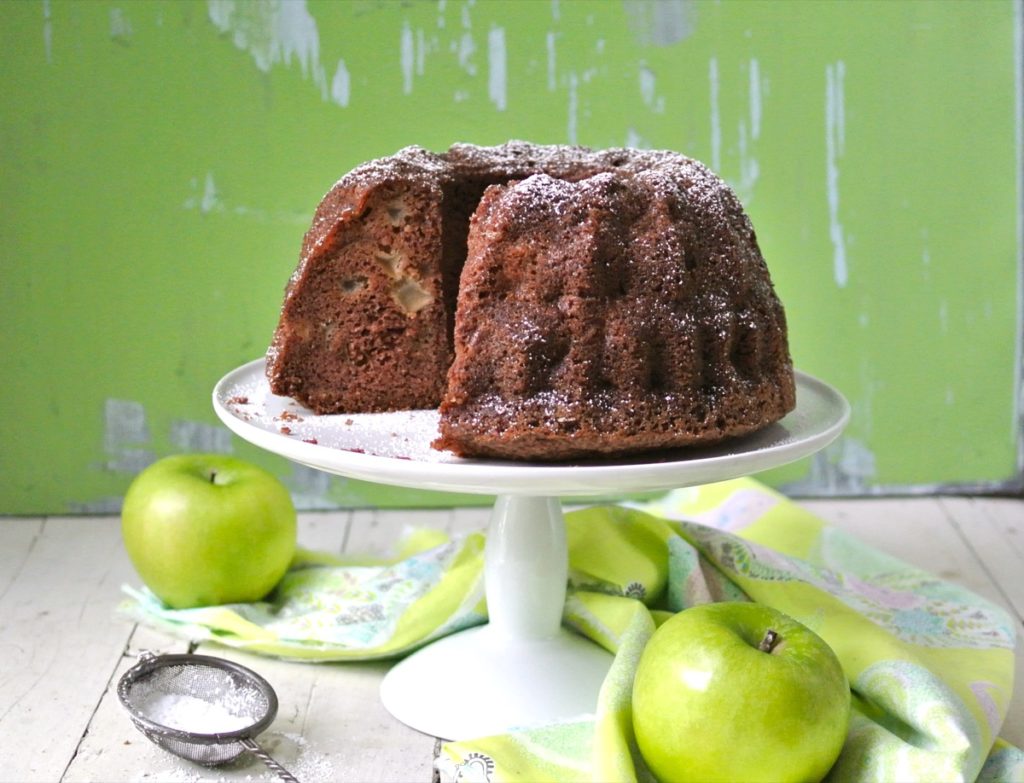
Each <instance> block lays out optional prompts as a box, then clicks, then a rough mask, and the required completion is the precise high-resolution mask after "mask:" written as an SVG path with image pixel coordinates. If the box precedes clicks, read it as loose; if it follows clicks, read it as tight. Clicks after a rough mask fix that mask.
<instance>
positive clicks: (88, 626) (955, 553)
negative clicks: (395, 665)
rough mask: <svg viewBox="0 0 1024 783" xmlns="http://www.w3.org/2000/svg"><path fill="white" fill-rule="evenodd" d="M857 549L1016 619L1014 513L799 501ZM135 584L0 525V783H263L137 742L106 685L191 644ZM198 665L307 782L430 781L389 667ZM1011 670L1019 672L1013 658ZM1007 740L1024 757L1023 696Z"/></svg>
mask: <svg viewBox="0 0 1024 783" xmlns="http://www.w3.org/2000/svg"><path fill="white" fill-rule="evenodd" d="M804 505H805V506H806V507H808V508H809V509H810V510H812V511H814V512H815V513H817V514H819V515H820V516H821V517H822V518H824V519H825V520H827V521H828V522H830V523H832V524H834V525H835V526H837V527H840V528H842V529H844V530H847V531H849V532H850V533H852V534H854V535H856V536H857V537H858V538H860V539H861V540H863V541H865V542H866V543H868V544H870V545H872V546H874V547H876V548H878V549H880V550H883V551H885V552H888V553H889V554H892V555H895V556H897V557H900V558H902V559H903V560H906V561H907V562H910V563H913V564H915V565H918V566H920V567H922V568H925V569H927V570H929V571H931V572H932V573H935V574H937V575H939V576H941V577H943V578H945V579H948V580H950V581H953V582H956V583H959V584H961V585H963V586H965V587H967V588H969V589H971V590H974V591H975V592H977V593H978V594H979V595H982V596H984V597H986V598H988V599H990V600H992V601H994V602H996V603H998V604H999V605H1001V606H1003V607H1005V608H1006V609H1007V610H1009V611H1010V612H1011V613H1012V615H1013V616H1014V618H1015V619H1016V621H1017V624H1018V628H1020V627H1021V619H1022V615H1024V578H1022V576H1021V574H1022V573H1024V501H1020V500H997V499H981V498H907V499H861V500H818V501H806V502H805V503H804ZM487 516H488V510H487V509H483V508H468V509H454V510H452V509H446V510H430V511H389V512H375V511H344V512H331V513H310V514H304V515H302V517H301V519H300V543H301V544H302V545H303V546H305V547H307V548H310V549H316V550H323V551H331V552H338V553H344V554H347V555H353V556H355V555H366V556H370V557H380V556H384V555H387V554H389V553H390V552H392V551H394V547H395V546H396V545H397V543H398V541H399V540H400V538H401V535H402V531H403V530H404V529H405V528H406V527H408V526H420V527H422V526H427V527H435V528H439V529H444V530H448V531H450V532H453V533H458V532H465V531H468V530H473V529H477V528H481V527H483V526H484V525H485V524H486V522H487ZM124 583H129V584H135V583H137V577H136V576H135V574H134V573H133V571H132V569H131V566H130V565H129V563H128V560H127V557H126V556H125V553H124V550H123V547H122V544H121V538H120V530H119V525H118V520H117V519H116V518H113V517H98V518H75V519H69V518H45V519H44V518H26V519H6V520H0V781H12V782H13V781H69V782H70V781H99V780H104V781H105V780H112V781H113V780H116V781H269V780H273V779H274V778H273V776H272V775H271V773H270V772H269V771H268V770H266V769H265V768H264V767H263V766H262V765H261V764H260V763H259V762H258V761H256V760H255V759H253V758H251V757H248V756H246V757H243V758H242V759H240V760H239V761H238V762H236V763H234V764H232V765H229V766H227V767H221V768H218V769H213V770H210V769H205V768H203V767H199V766H196V765H193V764H190V763H188V762H184V761H181V760H179V759H177V758H176V757H174V756H171V755H169V754H167V753H165V752H163V751H161V750H160V749H158V748H157V747H155V746H154V745H152V744H151V743H150V742H149V741H148V740H147V739H146V738H145V737H143V736H142V735H141V734H140V733H138V732H137V731H136V730H135V728H134V727H133V726H132V725H131V723H130V722H129V720H128V718H127V716H126V715H125V713H124V712H123V710H122V709H121V706H120V704H119V703H118V701H117V697H116V694H115V693H114V685H115V684H116V682H117V680H118V678H119V677H120V676H121V674H122V673H123V672H124V671H125V670H127V669H128V668H129V667H130V666H131V665H132V664H133V663H134V661H135V659H136V657H137V655H138V653H139V652H140V651H141V650H144V649H149V650H153V651H157V652H178V651H185V650H188V649H189V648H190V645H189V644H188V643H186V642H183V641H180V640H177V639H173V638H171V637H169V636H167V635H165V634H163V633H160V632H158V631H154V630H151V629H148V628H144V627H137V626H135V625H134V624H133V623H132V622H130V621H128V620H127V619H125V618H123V617H121V616H119V615H117V614H116V612H115V608H116V606H117V604H118V602H119V601H120V598H121V594H120V586H121V584H124ZM198 649H199V650H201V651H204V652H210V653H213V654H216V655H220V656H223V657H227V658H231V659H234V660H238V661H240V662H242V663H244V664H246V665H249V666H251V667H252V668H254V669H256V670H257V671H259V672H260V673H261V674H263V675H264V676H265V677H266V678H267V679H268V680H269V681H270V682H271V683H272V684H273V685H274V687H275V689H276V690H277V693H278V697H279V699H280V702H281V704H280V709H279V712H278V717H277V719H276V721H275V722H274V724H273V725H272V726H271V727H270V729H269V730H268V731H267V732H266V733H265V734H264V735H263V736H262V738H261V741H262V742H263V744H264V745H265V746H266V748H267V749H268V750H270V751H271V753H273V754H274V756H275V757H276V758H278V760H279V761H281V762H282V763H283V764H284V765H285V766H286V767H288V768H290V769H291V770H292V772H293V773H295V774H296V775H297V777H298V778H299V779H300V780H302V781H304V783H311V782H313V781H423V783H427V782H428V781H430V780H431V766H432V759H433V756H434V753H435V745H436V743H435V741H434V739H433V738H432V737H428V736H425V735H422V734H419V733H418V732H415V731H413V730H411V729H408V728H407V727H405V726H403V725H402V724H400V723H398V722H397V721H395V720H394V719H393V718H391V717H390V715H388V714H387V712H386V711H385V710H384V709H383V707H382V706H381V704H380V700H379V698H378V696H377V690H378V687H379V685H380V679H381V677H382V676H383V674H384V672H386V670H387V668H388V664H387V663H363V664H334V665H331V664H307V663H290V662H282V661H276V660H269V659H266V658H261V657H257V656H251V655H247V654H245V653H241V652H235V651H230V650H225V649H224V648H220V647H215V646H212V645H211V646H207V645H200V646H199V647H198ZM1017 664H1018V670H1021V667H1022V666H1024V653H1022V647H1021V645H1020V644H1018V647H1017ZM1003 736H1004V737H1005V738H1006V739H1008V740H1010V741H1011V742H1013V743H1014V744H1017V745H1018V746H1020V745H1024V688H1022V687H1021V684H1020V682H1019V678H1018V686H1017V690H1016V692H1015V696H1014V700H1013V702H1012V704H1011V707H1010V712H1009V715H1008V717H1007V721H1006V725H1005V728H1004V731H1003Z"/></svg>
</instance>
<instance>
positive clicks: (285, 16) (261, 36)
mask: <svg viewBox="0 0 1024 783" xmlns="http://www.w3.org/2000/svg"><path fill="white" fill-rule="evenodd" d="M207 16H208V18H209V20H210V22H212V23H213V26H214V27H216V28H217V30H218V31H220V32H221V33H223V34H224V35H226V36H230V38H231V42H232V43H233V44H234V45H235V47H236V48H238V49H241V50H242V51H244V52H248V53H249V55H250V56H251V57H252V59H253V62H255V63H256V67H257V68H258V69H259V70H261V71H262V72H263V73H269V72H270V69H271V68H273V67H274V66H275V65H283V66H285V67H286V68H287V67H290V66H291V64H292V60H298V62H299V67H300V68H301V70H302V77H303V78H304V79H305V78H311V79H312V81H313V84H314V85H316V86H317V87H318V88H319V90H320V94H321V97H322V98H323V99H324V100H327V76H326V73H325V72H324V67H323V65H321V63H320V32H319V30H318V29H317V26H316V20H315V19H314V18H313V16H312V15H311V14H310V13H309V9H308V8H307V7H306V0H244V1H243V0H207Z"/></svg>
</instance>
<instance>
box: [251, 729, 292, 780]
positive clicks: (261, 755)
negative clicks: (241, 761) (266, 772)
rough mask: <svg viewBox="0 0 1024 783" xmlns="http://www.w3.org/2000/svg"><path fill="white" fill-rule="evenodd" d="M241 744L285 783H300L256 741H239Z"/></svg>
mask: <svg viewBox="0 0 1024 783" xmlns="http://www.w3.org/2000/svg"><path fill="white" fill-rule="evenodd" d="M239 742H241V744H242V745H244V746H245V749H246V750H247V751H249V752H250V753H252V754H253V755H254V756H255V757H256V758H258V759H259V760H260V761H262V762H263V763H264V764H266V765H267V767H268V768H269V769H271V770H272V771H273V772H274V774H276V775H277V776H278V777H279V778H280V779H281V780H283V781H284V783H299V781H298V778H296V777H295V776H294V775H293V774H292V773H291V772H289V771H288V770H286V769H285V768H284V767H282V766H281V765H280V764H278V763H277V761H276V760H275V759H274V757H273V756H271V755H270V754H269V753H267V752H266V751H265V750H263V748H261V747H260V746H259V744H258V743H257V742H256V740H254V739H248V738H247V739H243V740H239Z"/></svg>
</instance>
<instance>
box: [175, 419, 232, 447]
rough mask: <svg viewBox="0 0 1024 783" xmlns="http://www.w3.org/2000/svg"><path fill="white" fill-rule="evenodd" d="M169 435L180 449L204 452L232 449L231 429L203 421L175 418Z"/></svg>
mask: <svg viewBox="0 0 1024 783" xmlns="http://www.w3.org/2000/svg"><path fill="white" fill-rule="evenodd" d="M169 437H170V441H171V443H172V445H173V446H174V447H175V448H176V449H179V450H180V451H191V452H198V453H203V454H210V453H217V454H230V453H231V451H232V448H231V433H230V431H228V430H226V429H224V427H221V426H215V425H212V424H206V423H204V422H201V421H189V420H187V419H175V420H174V421H172V422H171V430H170V433H169Z"/></svg>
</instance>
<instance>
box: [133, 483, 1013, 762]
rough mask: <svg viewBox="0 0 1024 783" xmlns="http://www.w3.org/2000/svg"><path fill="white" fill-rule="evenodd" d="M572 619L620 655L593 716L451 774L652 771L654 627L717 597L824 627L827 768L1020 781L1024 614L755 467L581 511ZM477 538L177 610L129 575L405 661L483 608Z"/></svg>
mask: <svg viewBox="0 0 1024 783" xmlns="http://www.w3.org/2000/svg"><path fill="white" fill-rule="evenodd" d="M566 525H567V532H568V538H569V553H570V554H569V560H570V593H569V598H568V600H567V602H566V608H565V613H564V618H563V619H564V622H565V624H567V625H568V626H570V627H572V628H574V629H576V630H577V631H579V632H580V633H582V634H584V635H586V636H588V637H590V638H591V639H593V640H594V641H595V642H597V643H599V644H601V645H603V646H605V647H606V648H607V649H609V650H611V651H613V652H614V653H615V660H614V663H613V665H612V668H611V671H610V672H609V674H608V677H607V679H606V680H605V683H604V686H603V688H602V690H601V694H600V697H599V700H598V704H596V705H595V712H594V715H593V716H587V717H584V718H580V719H577V720H573V721H566V722H561V723H555V724H552V725H549V726H543V727H534V728H531V729H527V730H523V731H518V732H510V733H508V734H503V735H499V736H493V737H482V738H478V739H474V740H469V741H462V742H453V743H447V744H446V745H444V746H443V748H442V752H441V755H440V757H439V759H438V763H437V767H438V772H439V774H440V776H441V779H442V780H452V781H455V780H466V781H468V780H489V781H542V780H551V781H566V782H570V781H648V780H652V778H651V775H650V773H649V772H648V770H647V769H646V767H645V766H644V764H643V760H642V758H640V756H639V754H638V753H637V752H636V748H635V742H634V741H633V736H632V728H631V719H630V712H629V710H630V707H629V704H630V693H631V687H632V680H633V673H634V671H635V669H636V664H637V661H638V659H639V656H640V654H641V653H642V651H643V647H644V645H645V644H646V641H647V639H648V638H649V637H650V635H651V634H652V633H653V631H654V629H655V627H656V625H657V623H658V622H659V621H663V620H664V619H665V618H666V617H668V616H670V615H671V613H673V612H678V611H681V610H683V609H685V608H687V607H689V606H693V605H696V604H700V603H706V602H708V601H720V600H753V601H758V602H762V603H765V604H768V605H771V606H773V607H775V608H777V609H779V610H781V611H783V612H785V613H787V614H789V615H791V616H793V617H795V618H796V619H798V620H800V621H801V622H803V623H804V624H805V625H807V626H809V627H810V628H812V629H813V630H815V631H816V632H817V633H818V634H819V635H821V636H822V637H823V638H824V639H825V640H826V641H827V642H828V643H829V644H830V645H831V646H832V648H833V649H834V650H835V651H836V654H837V655H838V656H839V659H840V661H841V662H842V663H843V666H844V669H845V670H846V674H847V677H848V678H849V680H850V684H851V688H852V689H853V693H854V700H853V705H854V706H853V717H852V720H851V723H850V731H849V735H848V738H847V742H846V745H845V747H844V749H843V752H842V754H841V755H840V757H839V759H838V761H837V762H836V764H835V766H834V767H833V769H832V771H831V772H830V773H829V777H828V780H830V781H868V780H877V781H939V780H950V781H953V780H955V781H968V780H983V781H997V780H1007V781H1009V780H1021V781H1024V753H1021V752H1020V751H1019V750H1018V749H1016V748H1014V747H1012V746H1009V745H1007V744H1006V743H1004V742H1002V741H1000V740H998V739H997V736H998V733H999V729H1000V727H1001V725H1002V721H1003V719H1004V717H1005V715H1006V711H1007V708H1008V705H1009V701H1010V698H1011V693H1012V686H1013V666H1014V659H1013V648H1014V643H1015V626H1014V623H1013V622H1012V621H1011V619H1010V617H1009V616H1008V615H1007V613H1006V612H1004V611H1003V610H1002V609H1001V608H999V607H997V606H994V605H992V604H991V603H989V602H987V601H985V600H984V599H982V598H980V597H978V596H977V595H974V594H973V593H971V592H969V591H967V590H965V589H963V588H960V587H958V586H956V585H953V584H951V583H949V582H945V581H943V580H941V579H938V578H937V577H935V576H933V575H931V574H929V573H927V572H925V571H922V570H920V569H917V568H914V567H912V566H909V565H907V564H906V563H903V562H901V561H899V560H896V559H895V558H892V557H890V556H888V555H885V554H883V553H881V552H878V551H877V550H874V549H872V548H870V547H868V546H865V545H864V544H862V543H860V542H859V541H857V540H856V539H855V538H853V537H852V536H849V535H847V534H846V533H843V532H842V531H839V530H836V529H834V528H831V527H829V526H828V525H826V524H824V523H823V522H822V521H821V520H819V519H817V518H816V517H814V516H813V515H812V514H810V513H809V512H807V511H806V510H804V509H802V508H801V507H800V506H799V505H797V504H795V503H792V502H791V501H789V500H787V499H786V498H785V497H784V496H782V495H780V494H778V493H776V492H774V491H772V490H769V489H768V488H766V487H764V486H763V485H761V484H759V483H758V482H756V481H754V480H752V479H738V480H734V481H728V482H722V483H719V484H712V485H707V486H703V487H696V488H691V489H683V490H677V491H674V492H672V493H669V494H668V495H666V496H665V497H664V498H662V499H660V500H658V501H656V502H653V503H647V504H644V505H637V506H600V507H594V508H588V509H583V510H580V511H573V512H570V513H568V514H566ZM483 545H484V537H483V534H482V533H474V534H471V535H468V536H464V537H460V538H457V539H453V540H447V539H445V538H444V537H443V536H441V535H440V534H438V533H436V532H432V531H420V532H418V533H415V534H413V535H411V536H410V537H408V538H407V539H406V540H405V541H404V549H403V551H402V552H401V553H400V555H399V556H398V557H397V558H395V559H394V560H393V561H391V562H388V563H378V564H362V565H351V564H346V563H344V562H343V561H341V560H339V559H338V558H333V557H330V556H326V555H318V554H315V553H302V556H300V557H299V558H297V560H296V562H295V564H293V567H292V569H291V570H290V571H289V573H288V574H287V575H286V577H285V579H284V580H283V581H282V583H281V584H280V585H279V586H278V588H277V589H276V590H275V592H274V593H273V594H272V595H271V597H270V599H269V600H268V601H266V602H260V603H255V604H236V605H231V606H217V607H204V608H200V609H188V610H172V609H168V608H167V607H165V606H163V605H162V604H161V603H160V602H159V600H158V599H156V598H155V597H154V596H153V595H152V594H150V593H149V592H148V591H146V590H144V589H143V590H141V591H137V590H132V589H130V588H126V592H128V593H129V595H130V600H129V601H128V602H126V604H125V605H124V607H123V608H124V610H125V611H127V612H128V613H129V614H130V615H132V616H133V617H135V618H136V619H138V620H140V621H142V622H146V623H149V624H151V625H157V626H159V627H161V628H163V629H165V630H170V631H171V632H173V633H176V634H178V635H181V636H185V637H188V638H190V639H211V640H213V641H216V642H218V643H220V644H225V645H228V646H232V647H237V648H242V649H247V650H250V651H253V652H258V653H263V654H267V655H274V656H278V657H283V658H292V659H302V660H335V661H337V660H358V659H362V660H365V659H369V658H383V657H394V656H397V655H400V654H402V653H404V652H407V651H409V650H411V649H414V648H416V647H419V646H421V645H423V644H424V643H426V642H428V641H430V640H432V639H436V638H438V637H440V636H442V635H444V634H447V633H451V632H453V631H455V630H459V629H462V628H466V627H469V626H470V625H474V624H478V623H481V622H484V621H485V620H486V607H485V605H484V594H483V580H482V571H483Z"/></svg>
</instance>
